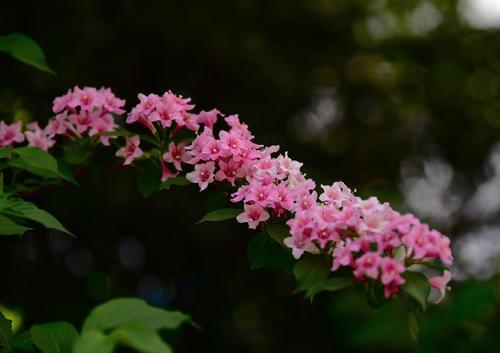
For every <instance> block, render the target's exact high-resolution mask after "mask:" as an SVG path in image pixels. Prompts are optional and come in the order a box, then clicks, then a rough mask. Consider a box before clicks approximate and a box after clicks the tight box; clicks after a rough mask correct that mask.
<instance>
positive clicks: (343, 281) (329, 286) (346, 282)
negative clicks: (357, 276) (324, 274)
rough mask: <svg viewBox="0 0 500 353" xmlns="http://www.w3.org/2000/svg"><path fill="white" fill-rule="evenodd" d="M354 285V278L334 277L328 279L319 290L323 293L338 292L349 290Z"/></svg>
mask: <svg viewBox="0 0 500 353" xmlns="http://www.w3.org/2000/svg"><path fill="white" fill-rule="evenodd" d="M352 285H354V280H353V278H352V276H349V277H347V276H346V277H332V278H328V279H327V280H326V281H325V282H323V284H321V286H320V287H319V289H321V291H328V292H336V291H338V290H341V289H344V288H347V287H350V286H352Z"/></svg>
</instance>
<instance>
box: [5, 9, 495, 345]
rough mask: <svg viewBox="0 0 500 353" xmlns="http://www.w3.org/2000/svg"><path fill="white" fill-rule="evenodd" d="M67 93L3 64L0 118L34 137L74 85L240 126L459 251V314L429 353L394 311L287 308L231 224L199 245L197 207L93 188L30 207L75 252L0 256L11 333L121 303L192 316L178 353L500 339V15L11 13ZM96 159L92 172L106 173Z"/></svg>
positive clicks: (37, 244)
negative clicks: (31, 125) (130, 299)
mask: <svg viewBox="0 0 500 353" xmlns="http://www.w3.org/2000/svg"><path fill="white" fill-rule="evenodd" d="M14 31H16V32H23V33H25V34H27V35H29V36H31V37H33V38H34V39H35V40H37V41H38V42H39V43H40V45H41V46H42V47H43V48H44V51H45V53H46V56H47V58H48V62H49V64H50V65H51V67H52V68H53V69H54V70H55V71H56V72H57V76H56V77H54V76H51V75H48V74H45V73H40V72H37V71H35V70H34V69H32V68H30V67H28V66H24V65H21V64H19V63H17V62H15V61H14V60H12V59H11V58H9V57H8V56H6V55H2V56H0V118H1V119H5V120H10V119H16V120H24V121H30V120H37V121H40V122H44V121H45V120H46V119H48V118H49V117H50V115H51V103H52V99H53V98H54V97H55V96H58V95H61V94H62V93H64V92H66V90H67V89H68V88H70V87H72V86H74V85H80V86H84V85H90V86H109V87H112V89H113V90H114V91H115V93H116V94H117V95H118V96H120V97H123V98H126V99H127V107H128V108H131V107H132V106H133V105H135V104H136V102H137V98H136V94H137V93H139V92H143V93H152V92H155V93H163V92H164V91H165V90H167V89H171V90H173V91H174V92H176V93H179V94H182V95H184V96H190V97H192V98H193V100H194V102H195V103H196V104H197V109H205V110H207V109H211V108H213V107H217V108H218V109H220V110H221V111H222V112H224V113H227V114H229V113H239V114H240V116H241V118H242V120H244V121H246V122H247V123H248V124H249V125H250V127H251V129H252V130H253V131H254V135H255V136H257V142H259V143H263V144H279V145H281V147H282V150H284V151H289V154H290V156H291V157H292V158H295V159H297V160H300V161H302V162H304V170H305V171H306V173H307V174H308V175H309V176H311V177H313V178H315V179H316V180H317V181H318V182H319V183H324V184H326V183H328V184H330V183H331V182H333V181H335V180H343V181H345V182H346V183H347V184H348V185H349V186H350V187H352V188H356V189H357V191H358V194H360V195H362V196H368V195H376V196H377V197H379V198H380V199H381V200H383V201H390V202H392V203H393V205H394V207H395V208H396V209H397V210H400V211H402V212H405V211H411V212H414V213H415V214H417V215H418V216H420V217H422V218H423V219H424V220H426V221H427V222H429V223H430V224H431V225H432V226H434V227H436V228H438V229H439V230H441V231H442V232H443V233H445V234H448V235H449V236H450V237H451V238H452V240H453V246H454V252H455V256H456V266H455V268H454V271H453V272H454V275H455V277H454V280H455V281H454V282H453V283H452V286H453V289H452V292H451V295H450V296H449V297H448V298H447V299H446V300H445V301H444V302H443V303H442V304H440V305H438V306H434V307H431V309H430V310H429V312H428V313H427V314H426V316H425V318H424V321H423V327H422V334H421V340H420V342H419V345H418V347H415V345H414V343H413V342H412V340H411V339H410V335H409V331H408V328H407V317H406V313H405V310H404V308H403V307H402V305H401V303H399V302H398V301H395V302H393V303H388V304H386V305H384V306H383V307H382V309H380V310H378V311H375V310H373V309H370V308H369V307H368V306H367V304H366V303H365V299H364V297H363V293H361V292H357V291H356V290H348V291H345V292H341V293H338V294H334V295H332V294H322V295H320V296H318V297H317V298H316V299H315V301H314V302H313V303H312V304H310V303H308V302H305V301H303V299H302V297H301V295H293V294H292V291H293V286H294V283H293V278H292V276H291V275H289V274H287V273H285V272H283V271H282V270H279V269H265V270H259V271H250V269H249V265H248V261H247V257H246V244H247V242H248V240H249V238H250V236H251V232H249V231H248V230H247V229H246V227H245V226H243V225H238V224H235V222H224V223H221V224H202V225H196V226H194V225H193V223H195V222H196V221H197V220H198V219H199V218H200V217H201V216H202V215H203V214H204V212H205V207H204V199H205V196H203V195H200V194H199V193H198V191H197V190H196V188H195V187H192V188H189V187H187V188H183V189H172V190H170V191H168V192H161V193H158V194H156V195H154V196H152V197H150V198H148V199H143V198H142V197H141V196H140V195H139V193H138V191H137V187H136V180H135V178H136V175H135V173H134V172H133V171H132V172H131V171H122V170H109V169H106V168H104V169H102V168H97V169H96V171H95V172H93V173H90V174H88V175H84V176H82V177H80V179H79V182H80V183H81V184H82V185H83V186H84V187H83V188H82V189H78V188H74V187H72V186H66V187H64V188H56V189H52V190H50V191H47V192H42V193H40V194H37V195H36V197H34V198H33V199H32V200H33V201H34V202H36V203H37V204H39V205H40V207H43V208H45V209H47V210H49V211H50V212H51V213H53V214H54V215H56V216H57V217H58V218H59V219H60V220H61V221H62V223H63V224H65V225H66V226H67V228H69V229H70V230H71V231H72V232H73V233H75V234H77V235H78V238H77V239H71V238H69V237H67V236H65V235H62V234H59V233H51V232H47V231H46V230H44V229H37V230H36V231H33V232H31V233H29V234H28V235H27V236H25V237H24V238H22V239H2V244H1V246H2V256H1V258H0V264H1V265H0V266H1V267H0V271H1V278H2V280H1V284H0V303H1V305H3V307H4V308H7V309H8V310H9V311H10V312H11V315H12V316H15V317H16V318H17V320H16V323H17V325H18V326H22V327H24V328H26V327H29V325H31V323H33V322H39V321H51V320H69V321H71V322H73V323H75V324H77V325H80V324H81V322H82V319H83V318H84V317H85V315H86V314H87V313H88V311H89V310H90V308H91V307H93V306H95V305H96V304H98V303H100V302H102V301H104V300H107V299H110V298H113V297H118V296H140V297H143V298H145V299H146V300H148V301H149V302H150V303H152V304H154V305H158V306H162V307H171V308H176V309H180V310H183V311H186V312H188V313H190V314H191V315H192V316H193V318H194V320H195V321H196V322H198V323H199V324H200V325H201V326H202V327H203V330H202V331H198V330H195V329H190V328H187V329H184V330H183V331H181V332H180V333H178V334H175V335H173V336H172V337H170V339H171V341H172V342H173V346H174V347H175V348H176V351H178V352H199V351H202V350H203V351H205V352H219V353H223V352H241V353H245V352H259V353H260V352H261V353H266V352H289V353H294V352H301V353H309V352H311V353H313V352H414V351H415V350H418V351H421V352H443V351H453V352H457V353H458V352H478V351H483V352H494V351H497V352H498V351H499V346H500V344H499V338H498V334H499V332H500V325H499V324H498V322H499V319H500V309H499V305H498V304H499V301H500V299H499V293H500V284H499V274H498V273H499V272H500V219H499V214H500V1H497V0H459V1H457V0H374V1H367V0H330V1H329V0H302V1H298V0H288V1H284V0H234V1H202V0H199V1H193V0H191V1H159V0H158V1H146V0H144V1H140V2H139V1H127V0H123V1H97V0H85V1H83V0H82V1H62V0H61V1H49V2H46V1H44V2H40V1H39V2H25V1H17V2H16V1H9V2H7V1H5V2H2V3H0V34H6V33H9V32H14ZM109 153H110V152H109V151H106V150H105V149H102V150H100V152H99V153H98V155H97V156H96V164H99V161H106V158H109Z"/></svg>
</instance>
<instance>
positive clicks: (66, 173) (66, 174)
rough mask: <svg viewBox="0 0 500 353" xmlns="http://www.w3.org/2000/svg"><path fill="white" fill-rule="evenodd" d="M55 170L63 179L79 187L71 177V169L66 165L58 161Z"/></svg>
mask: <svg viewBox="0 0 500 353" xmlns="http://www.w3.org/2000/svg"><path fill="white" fill-rule="evenodd" d="M57 169H58V170H59V173H60V174H61V175H62V176H63V178H64V179H66V180H67V181H69V182H70V183H71V184H73V185H76V186H80V187H81V185H80V184H79V183H78V182H77V181H76V179H75V177H74V176H73V172H72V171H71V168H70V167H69V166H68V165H67V164H66V162H64V161H63V160H60V159H58V160H57Z"/></svg>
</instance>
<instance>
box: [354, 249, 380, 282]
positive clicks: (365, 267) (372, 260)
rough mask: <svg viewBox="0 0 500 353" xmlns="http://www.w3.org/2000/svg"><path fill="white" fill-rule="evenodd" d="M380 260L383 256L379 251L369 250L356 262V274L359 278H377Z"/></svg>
mask: <svg viewBox="0 0 500 353" xmlns="http://www.w3.org/2000/svg"><path fill="white" fill-rule="evenodd" d="M380 262H381V258H380V255H379V254H378V253H375V252H368V253H366V254H364V255H362V256H361V257H360V258H359V259H357V260H356V262H355V266H356V269H355V270H354V276H355V277H356V278H357V279H363V278H366V277H369V278H372V279H377V277H378V267H379V265H380Z"/></svg>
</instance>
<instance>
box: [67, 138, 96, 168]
mask: <svg viewBox="0 0 500 353" xmlns="http://www.w3.org/2000/svg"><path fill="white" fill-rule="evenodd" d="M63 150H64V154H63V157H62V158H63V160H64V161H65V162H66V163H69V164H81V163H83V162H85V161H86V160H87V159H88V158H89V157H90V154H91V151H90V149H89V148H88V147H87V146H83V145H82V144H77V143H69V144H66V145H64V146H63Z"/></svg>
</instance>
